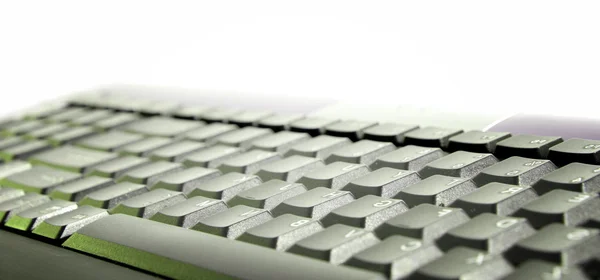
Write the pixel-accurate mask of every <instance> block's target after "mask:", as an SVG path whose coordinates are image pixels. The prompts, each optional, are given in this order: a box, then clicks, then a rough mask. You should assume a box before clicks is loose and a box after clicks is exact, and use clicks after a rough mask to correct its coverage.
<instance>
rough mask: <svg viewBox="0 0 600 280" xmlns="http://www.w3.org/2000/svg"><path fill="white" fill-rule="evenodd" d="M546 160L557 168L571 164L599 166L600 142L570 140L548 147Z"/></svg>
mask: <svg viewBox="0 0 600 280" xmlns="http://www.w3.org/2000/svg"><path fill="white" fill-rule="evenodd" d="M548 159H549V160H551V161H552V162H554V164H556V165H558V166H564V165H567V164H569V163H571V162H581V163H589V164H600V141H598V140H587V139H579V138H571V139H568V140H566V141H565V142H562V143H559V144H557V145H555V146H552V147H550V149H549V150H548Z"/></svg>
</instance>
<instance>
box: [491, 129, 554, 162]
mask: <svg viewBox="0 0 600 280" xmlns="http://www.w3.org/2000/svg"><path fill="white" fill-rule="evenodd" d="M562 141H563V139H562V138H560V137H552V136H537V135H515V136H513V137H510V138H508V139H505V140H502V141H500V142H498V144H497V145H496V150H495V151H494V154H495V155H496V156H497V157H498V158H501V159H504V158H508V157H511V156H521V157H528V158H539V159H544V158H546V157H547V156H548V150H549V149H550V147H552V146H554V145H556V144H558V143H561V142H562Z"/></svg>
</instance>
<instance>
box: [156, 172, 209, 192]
mask: <svg viewBox="0 0 600 280" xmlns="http://www.w3.org/2000/svg"><path fill="white" fill-rule="evenodd" d="M220 175H221V172H219V170H216V169H209V168H203V167H192V168H187V169H184V170H180V171H177V172H173V173H171V174H167V175H165V176H164V177H161V178H160V179H158V181H156V182H155V183H154V184H152V185H150V186H148V188H149V189H150V190H154V189H167V190H172V191H178V192H183V193H186V194H187V193H189V192H191V191H192V190H193V189H194V188H196V187H197V186H199V185H201V184H203V183H205V182H207V181H209V180H212V179H214V178H217V177H219V176H220Z"/></svg>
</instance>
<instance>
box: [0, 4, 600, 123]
mask: <svg viewBox="0 0 600 280" xmlns="http://www.w3.org/2000/svg"><path fill="white" fill-rule="evenodd" d="M596 3H599V2H598V1H588V2H584V1H522V0H520V1H493V2H492V1H481V0H479V1H193V2H181V1H160V2H153V1H96V2H91V1H39V2H33V1H3V2H0V94H1V97H2V101H0V102H1V104H2V110H3V113H6V112H10V111H14V110H18V109H19V108H21V107H24V106H28V105H32V104H35V103H37V102H38V101H40V100H47V99H51V98H54V97H56V96H58V95H60V94H67V93H71V92H73V91H78V90H81V89H86V88H90V87H94V86H98V85H103V84H112V83H126V84H146V85H163V86H165V85H166V86H179V87H185V88H198V89H209V90H211V89H215V90H234V91H244V92H252V93H277V94H284V95H291V96H303V95H315V96H319V95H328V96H334V97H336V98H346V99H351V100H358V99H360V98H361V97H360V96H363V97H362V98H364V96H368V98H369V99H372V100H386V101H387V100H390V101H392V100H393V101H394V102H397V103H402V102H404V101H405V100H411V101H412V102H432V100H437V102H440V103H445V104H450V105H457V106H458V105H464V104H473V103H474V102H477V103H479V104H483V105H482V106H490V107H494V108H505V107H506V108H509V107H515V106H521V107H524V108H528V107H530V108H547V107H560V108H564V109H565V110H573V111H579V112H581V111H582V110H583V109H582V108H588V109H595V108H597V107H598V102H600V98H598V95H599V94H600V79H599V77H600V30H599V29H600V9H599V5H600V4H596ZM567 101H569V102H571V103H565V102H567ZM564 104H570V105H569V106H564ZM586 110H587V109H586ZM584 111H585V110H584ZM585 112H587V113H586V114H591V115H599V114H600V113H598V110H597V109H595V110H594V111H591V110H590V111H585Z"/></svg>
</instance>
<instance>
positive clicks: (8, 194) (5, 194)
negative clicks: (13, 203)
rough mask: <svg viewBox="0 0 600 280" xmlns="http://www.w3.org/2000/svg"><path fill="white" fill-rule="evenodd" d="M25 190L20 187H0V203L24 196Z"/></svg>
mask: <svg viewBox="0 0 600 280" xmlns="http://www.w3.org/2000/svg"><path fill="white" fill-rule="evenodd" d="M24 195H25V192H24V191H23V190H20V189H13V188H7V187H2V188H0V203H2V202H5V201H9V200H11V199H15V198H17V197H21V196H24Z"/></svg>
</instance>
